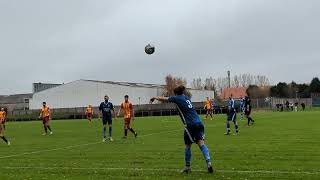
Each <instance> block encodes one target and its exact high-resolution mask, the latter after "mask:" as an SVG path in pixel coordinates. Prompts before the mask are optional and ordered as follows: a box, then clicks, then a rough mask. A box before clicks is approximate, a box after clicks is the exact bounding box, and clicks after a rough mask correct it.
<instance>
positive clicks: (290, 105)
mask: <svg viewBox="0 0 320 180" xmlns="http://www.w3.org/2000/svg"><path fill="white" fill-rule="evenodd" d="M289 107H290V110H291V111H293V103H290V104H289Z"/></svg>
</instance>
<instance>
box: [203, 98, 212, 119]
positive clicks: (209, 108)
mask: <svg viewBox="0 0 320 180" xmlns="http://www.w3.org/2000/svg"><path fill="white" fill-rule="evenodd" d="M204 109H206V110H207V113H206V120H207V119H208V115H210V116H211V120H212V118H213V116H212V101H211V99H210V98H209V97H207V100H206V102H205V105H204Z"/></svg>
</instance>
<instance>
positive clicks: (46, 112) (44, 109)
mask: <svg viewBox="0 0 320 180" xmlns="http://www.w3.org/2000/svg"><path fill="white" fill-rule="evenodd" d="M41 114H42V117H49V116H50V109H49V107H48V106H46V107H42V108H41Z"/></svg>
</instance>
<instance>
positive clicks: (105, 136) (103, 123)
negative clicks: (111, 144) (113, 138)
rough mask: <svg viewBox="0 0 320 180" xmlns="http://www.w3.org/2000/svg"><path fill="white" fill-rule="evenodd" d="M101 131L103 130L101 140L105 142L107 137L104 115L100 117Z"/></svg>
mask: <svg viewBox="0 0 320 180" xmlns="http://www.w3.org/2000/svg"><path fill="white" fill-rule="evenodd" d="M102 126H103V128H102V132H103V139H102V141H103V142H106V139H107V118H106V117H103V118H102Z"/></svg>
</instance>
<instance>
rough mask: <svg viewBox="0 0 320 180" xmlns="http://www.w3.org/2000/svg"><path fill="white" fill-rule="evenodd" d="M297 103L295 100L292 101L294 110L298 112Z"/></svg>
mask: <svg viewBox="0 0 320 180" xmlns="http://www.w3.org/2000/svg"><path fill="white" fill-rule="evenodd" d="M298 105H299V103H298V102H295V103H294V111H295V112H298Z"/></svg>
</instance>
